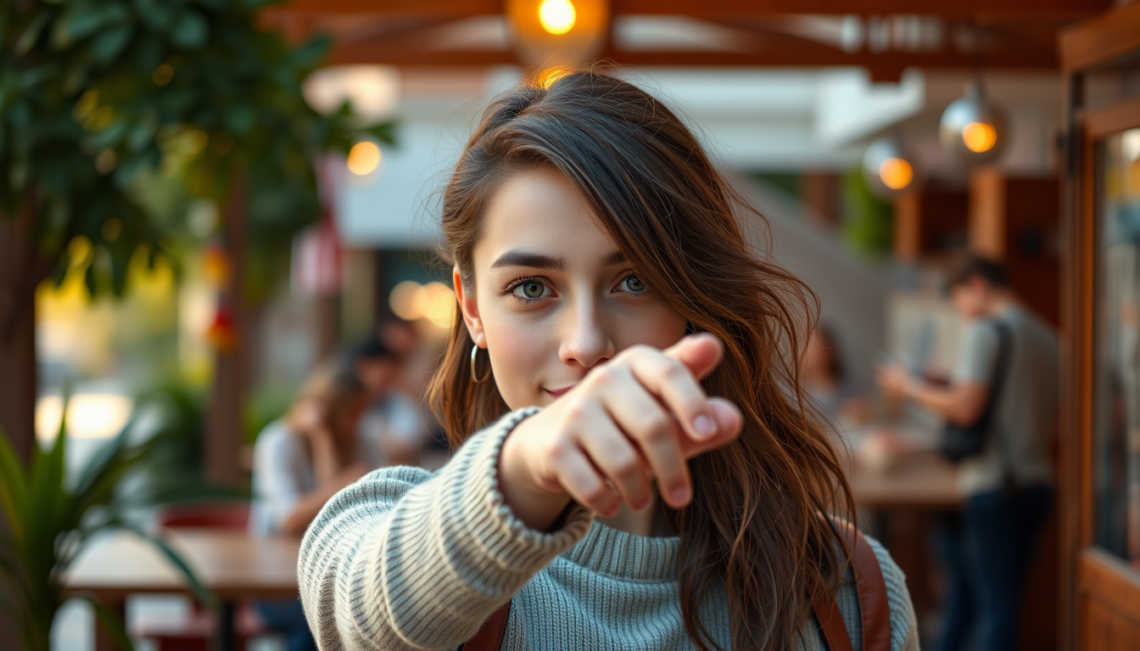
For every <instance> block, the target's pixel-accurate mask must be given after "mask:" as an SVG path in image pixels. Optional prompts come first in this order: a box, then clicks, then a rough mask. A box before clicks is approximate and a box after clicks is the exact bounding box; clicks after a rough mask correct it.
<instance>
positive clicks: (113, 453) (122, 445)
mask: <svg viewBox="0 0 1140 651" xmlns="http://www.w3.org/2000/svg"><path fill="white" fill-rule="evenodd" d="M134 425H135V415H134V414H131V417H130V419H129V420H128V421H127V424H126V425H123V428H122V429H121V430H119V433H118V434H116V435H115V438H113V439H111V440H110V441H107V442H106V443H104V444H103V445H102V446H101V447H100V448H99V450H98V451H97V452H96V453H95V454H94V455H92V457H91V460H90V461H88V463H87V466H86V467H84V468H83V470H82V471H81V472H80V473H79V478H78V479H77V480H76V482H75V494H76V495H85V494H87V493H88V492H90V491H91V490H92V489H93V487H94V486H95V483H96V482H97V481H98V480H99V478H100V476H102V475H104V474H105V473H106V472H107V469H108V467H109V466H111V465H112V464H114V463H116V462H117V461H118V460H119V459H121V458H122V456H123V454H124V451H125V450H126V448H127V439H128V437H129V436H130V432H131V430H132V429H133V428H134Z"/></svg>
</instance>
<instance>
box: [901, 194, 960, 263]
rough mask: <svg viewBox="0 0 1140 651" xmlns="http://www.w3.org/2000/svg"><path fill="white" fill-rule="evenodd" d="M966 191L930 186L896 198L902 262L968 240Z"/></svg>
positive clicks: (934, 252) (934, 253) (926, 255)
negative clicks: (966, 237)
mask: <svg viewBox="0 0 1140 651" xmlns="http://www.w3.org/2000/svg"><path fill="white" fill-rule="evenodd" d="M966 213H967V209H966V193H965V192H963V191H961V190H958V189H955V188H942V187H935V186H929V185H928V186H926V187H923V188H920V189H917V190H914V191H912V192H908V193H906V194H904V195H901V196H899V197H897V198H896V199H895V218H894V254H895V258H896V259H898V260H899V261H900V262H916V261H918V260H919V259H920V258H924V257H931V256H938V255H940V254H945V253H946V252H949V251H953V250H954V249H955V248H958V247H961V246H963V245H964V244H965V236H966V230H967V225H966Z"/></svg>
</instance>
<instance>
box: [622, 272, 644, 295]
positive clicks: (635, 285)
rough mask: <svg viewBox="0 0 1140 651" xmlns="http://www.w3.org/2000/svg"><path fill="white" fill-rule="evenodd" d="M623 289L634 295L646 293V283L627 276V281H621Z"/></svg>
mask: <svg viewBox="0 0 1140 651" xmlns="http://www.w3.org/2000/svg"><path fill="white" fill-rule="evenodd" d="M621 287H622V289H624V290H625V291H627V292H630V293H632V294H640V293H641V292H644V291H645V283H643V282H641V279H640V278H638V277H637V276H626V278H625V280H623V281H621Z"/></svg>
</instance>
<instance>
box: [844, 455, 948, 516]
mask: <svg viewBox="0 0 1140 651" xmlns="http://www.w3.org/2000/svg"><path fill="white" fill-rule="evenodd" d="M847 477H848V480H849V481H850V482H851V492H852V493H853V494H854V497H855V501H856V503H858V504H859V505H860V506H866V507H868V508H872V509H903V508H916V509H930V510H951V511H952V510H957V509H960V508H961V507H962V493H961V492H960V491H959V489H958V474H957V470H956V469H955V468H954V466H953V465H951V464H950V462H948V461H946V460H945V459H943V458H941V457H939V456H938V455H936V454H934V453H931V452H920V453H914V454H910V455H907V456H905V457H902V458H900V459H898V460H896V461H895V462H894V463H893V464H892V466H891V467H889V468H886V469H884V470H881V471H869V470H865V469H860V468H855V469H851V470H848V474H847Z"/></svg>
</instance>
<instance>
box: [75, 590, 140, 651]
mask: <svg viewBox="0 0 1140 651" xmlns="http://www.w3.org/2000/svg"><path fill="white" fill-rule="evenodd" d="M75 598H76V599H80V600H82V601H86V602H87V603H89V604H91V609H92V610H94V611H95V618H96V619H97V620H98V621H99V623H100V624H102V625H103V628H104V629H106V631H107V632H108V633H110V634H111V637H113V638H114V639H115V643H116V644H118V645H119V648H121V649H122V650H123V651H134V648H135V645H134V643H133V642H131V638H130V636H129V635H127V630H126V628H124V626H123V621H122V620H121V619H119V616H118V615H117V614H115V613H113V612H111V609H110V608H108V607H107V606H106V605H105V604H104V603H103V602H102V601H99V599H98V597H96V596H95V595H93V594H89V593H81V594H78V595H76V596H75Z"/></svg>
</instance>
